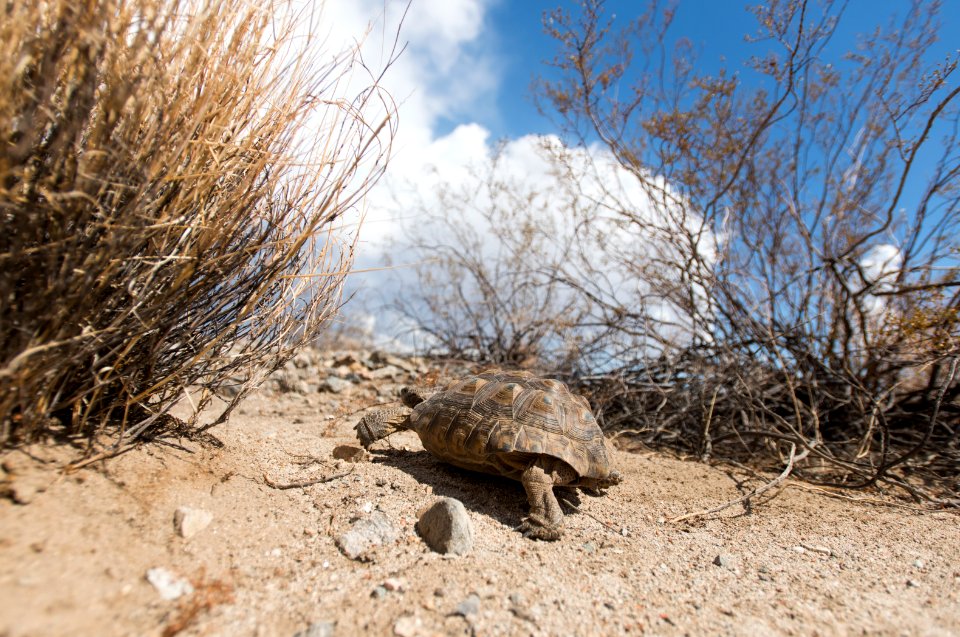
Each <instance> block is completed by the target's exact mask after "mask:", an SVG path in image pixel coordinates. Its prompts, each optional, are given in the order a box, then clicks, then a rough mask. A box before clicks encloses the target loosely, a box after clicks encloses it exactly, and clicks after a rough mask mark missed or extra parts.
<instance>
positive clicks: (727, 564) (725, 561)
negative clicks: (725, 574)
mask: <svg viewBox="0 0 960 637" xmlns="http://www.w3.org/2000/svg"><path fill="white" fill-rule="evenodd" d="M713 563H714V564H715V565H717V566H722V567H723V568H729V569H732V568H733V567H734V563H733V558H732V557H730V556H729V555H725V554H722V553H721V554H720V555H718V556H716V557H715V558H713Z"/></svg>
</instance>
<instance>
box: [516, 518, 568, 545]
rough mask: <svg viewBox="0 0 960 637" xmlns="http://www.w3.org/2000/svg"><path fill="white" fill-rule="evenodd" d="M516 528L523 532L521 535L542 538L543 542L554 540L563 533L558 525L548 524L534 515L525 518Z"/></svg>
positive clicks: (532, 538) (536, 538)
mask: <svg viewBox="0 0 960 637" xmlns="http://www.w3.org/2000/svg"><path fill="white" fill-rule="evenodd" d="M517 530H518V531H520V532H521V533H523V537H525V538H529V539H531V540H542V541H544V542H556V541H557V540H559V539H560V537H561V536H562V535H563V532H562V531H561V529H560V525H553V526H551V525H548V524H544V523H543V521H541V520H538V519H536V518H534V517H529V518H526V519H525V520H524V521H523V522H522V523H521V524H520V526H518V527H517Z"/></svg>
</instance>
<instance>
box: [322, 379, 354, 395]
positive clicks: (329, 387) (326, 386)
mask: <svg viewBox="0 0 960 637" xmlns="http://www.w3.org/2000/svg"><path fill="white" fill-rule="evenodd" d="M349 386H350V383H348V382H347V381H345V380H343V379H341V378H337V377H336V376H327V377H326V378H325V379H324V380H323V382H322V383H320V391H326V392H330V393H331V394H339V393H340V392H342V391H344V390H345V389H347V388H348V387H349Z"/></svg>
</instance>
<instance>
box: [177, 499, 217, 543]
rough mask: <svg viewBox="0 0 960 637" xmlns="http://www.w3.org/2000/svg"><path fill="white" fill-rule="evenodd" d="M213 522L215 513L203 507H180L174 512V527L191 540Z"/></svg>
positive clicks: (179, 533)
mask: <svg viewBox="0 0 960 637" xmlns="http://www.w3.org/2000/svg"><path fill="white" fill-rule="evenodd" d="M211 522H213V514H212V513H210V512H209V511H204V510H203V509H194V508H192V507H180V508H179V509H177V510H176V511H174V512H173V528H174V529H176V531H177V534H178V535H179V536H180V537H182V538H184V539H186V540H189V539H190V538H192V537H193V536H194V535H196V534H197V533H199V532H200V531H202V530H204V529H205V528H207V527H208V526H209V525H210V523H211Z"/></svg>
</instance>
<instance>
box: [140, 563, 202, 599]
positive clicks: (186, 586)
mask: <svg viewBox="0 0 960 637" xmlns="http://www.w3.org/2000/svg"><path fill="white" fill-rule="evenodd" d="M147 581H148V582H150V583H151V584H153V587H154V588H155V589H157V592H158V593H160V597H162V598H163V599H166V600H174V599H178V598H180V597H183V596H184V595H190V594H192V593H193V586H191V585H190V582H188V581H187V580H185V579H183V578H182V577H177V576H176V575H174V574H173V573H171V572H170V571H168V570H167V569H165V568H162V567H157V568H151V569H150V570H149V571H147Z"/></svg>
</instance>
